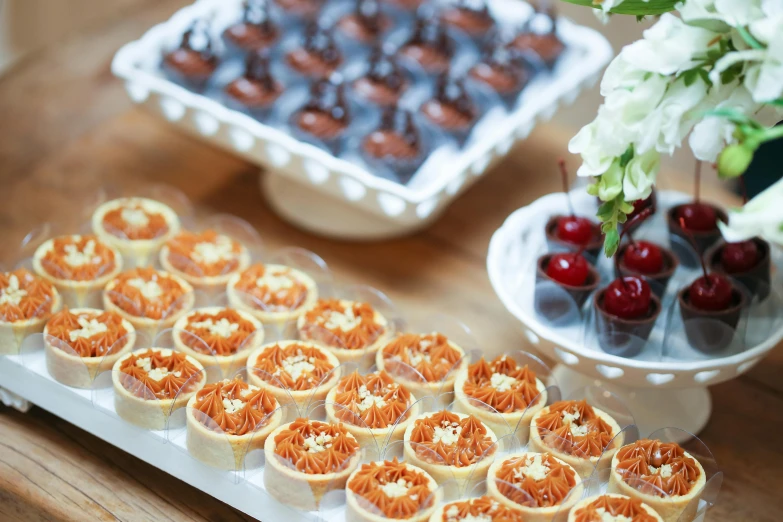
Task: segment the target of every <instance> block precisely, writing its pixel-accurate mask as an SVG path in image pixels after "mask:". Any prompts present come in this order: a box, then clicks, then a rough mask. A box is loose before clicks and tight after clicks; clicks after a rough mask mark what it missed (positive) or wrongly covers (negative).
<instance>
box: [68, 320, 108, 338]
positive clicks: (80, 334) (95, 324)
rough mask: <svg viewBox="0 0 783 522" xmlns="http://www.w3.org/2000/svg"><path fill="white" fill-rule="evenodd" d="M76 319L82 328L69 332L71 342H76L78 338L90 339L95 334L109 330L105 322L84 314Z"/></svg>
mask: <svg viewBox="0 0 783 522" xmlns="http://www.w3.org/2000/svg"><path fill="white" fill-rule="evenodd" d="M76 321H77V322H78V323H79V326H80V328H78V329H76V330H71V331H70V332H68V337H69V338H70V340H71V342H75V341H76V340H77V339H89V338H90V337H92V336H93V335H97V334H101V333H104V332H107V331H108V330H109V327H108V326H106V325H105V324H103V323H101V322H99V321H96V320H95V319H88V318H87V317H86V316H83V315H80V316H79V317H78V319H76Z"/></svg>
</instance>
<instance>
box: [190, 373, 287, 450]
mask: <svg viewBox="0 0 783 522" xmlns="http://www.w3.org/2000/svg"><path fill="white" fill-rule="evenodd" d="M278 406H279V404H278V403H277V401H276V400H275V398H274V396H273V395H272V394H271V393H269V392H267V391H266V390H263V389H261V388H259V387H257V386H253V385H252V384H248V383H246V382H245V381H243V380H242V379H241V377H239V376H237V377H235V378H234V379H233V380H229V379H224V380H222V381H219V382H216V383H213V384H207V385H206V386H204V387H203V388H202V389H201V390H199V391H198V393H196V401H195V403H194V404H193V408H195V409H196V410H198V411H200V412H202V413H204V414H205V415H207V416H209V418H210V419H212V422H207V423H205V425H206V426H207V427H208V428H210V429H212V430H213V431H216V432H218V433H225V434H227V435H237V436H240V435H247V434H248V433H252V432H254V431H256V430H258V429H261V428H263V427H264V426H266V425H268V424H269V414H270V413H272V412H274V411H275V410H276V409H277V408H278ZM202 422H203V421H202Z"/></svg>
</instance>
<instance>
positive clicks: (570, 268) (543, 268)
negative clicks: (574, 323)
mask: <svg viewBox="0 0 783 522" xmlns="http://www.w3.org/2000/svg"><path fill="white" fill-rule="evenodd" d="M599 281H600V276H599V274H598V271H597V270H596V269H595V267H593V266H592V265H591V264H590V263H588V262H587V260H586V259H585V258H584V257H583V256H582V254H581V253H579V252H568V253H559V254H551V253H550V254H544V255H543V256H541V257H539V258H538V263H537V266H536V289H535V294H534V300H535V308H536V312H537V313H538V314H540V315H541V316H543V317H545V318H547V319H548V320H550V321H558V320H561V321H562V320H564V319H570V318H573V319H576V318H577V317H576V315H575V314H574V312H578V311H579V309H581V307H582V305H583V304H584V303H585V301H587V298H588V297H589V296H590V294H591V293H593V292H594V291H595V289H596V288H597V287H598V283H599ZM547 283H549V284H547ZM552 285H557V288H559V289H560V290H561V291H555V290H554V288H553V287H552Z"/></svg>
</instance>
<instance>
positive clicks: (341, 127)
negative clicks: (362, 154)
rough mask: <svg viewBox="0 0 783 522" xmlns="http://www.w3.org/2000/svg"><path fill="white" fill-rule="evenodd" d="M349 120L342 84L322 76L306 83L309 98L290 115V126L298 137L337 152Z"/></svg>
mask: <svg viewBox="0 0 783 522" xmlns="http://www.w3.org/2000/svg"><path fill="white" fill-rule="evenodd" d="M350 123H351V115H350V112H349V109H348V103H347V102H346V100H345V91H344V85H343V84H342V83H341V82H339V81H338V80H336V79H335V80H328V79H322V80H318V81H317V82H315V83H313V85H312V86H311V87H310V99H309V100H308V101H307V103H305V105H304V106H302V108H301V109H299V110H298V111H297V112H296V113H295V114H294V115H293V116H292V117H291V127H292V129H293V131H294V134H295V135H296V136H297V137H299V138H300V139H302V140H304V141H307V142H310V143H313V144H314V145H318V146H321V147H323V148H325V149H327V150H328V151H329V152H331V153H332V154H333V155H335V156H337V155H338V154H340V152H342V149H343V141H344V137H345V134H346V130H347V129H348V126H349V125H350Z"/></svg>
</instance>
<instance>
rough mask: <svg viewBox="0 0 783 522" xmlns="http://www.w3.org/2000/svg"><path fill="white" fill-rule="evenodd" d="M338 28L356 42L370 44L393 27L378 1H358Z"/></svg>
mask: <svg viewBox="0 0 783 522" xmlns="http://www.w3.org/2000/svg"><path fill="white" fill-rule="evenodd" d="M337 27H338V28H339V29H340V31H342V33H343V34H345V35H346V36H348V37H350V38H353V39H354V40H358V41H360V42H363V43H370V42H373V41H375V40H377V39H378V37H379V36H380V35H381V34H382V33H384V32H386V30H387V29H389V27H391V20H390V19H389V17H388V16H386V15H385V14H383V12H381V8H380V6H379V5H378V1H377V0H356V5H355V8H354V10H353V12H352V13H349V14H347V15H345V16H343V17H342V18H341V19H340V21H338V22H337Z"/></svg>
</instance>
